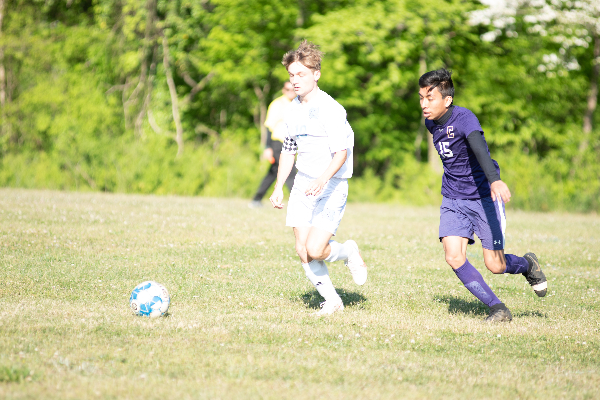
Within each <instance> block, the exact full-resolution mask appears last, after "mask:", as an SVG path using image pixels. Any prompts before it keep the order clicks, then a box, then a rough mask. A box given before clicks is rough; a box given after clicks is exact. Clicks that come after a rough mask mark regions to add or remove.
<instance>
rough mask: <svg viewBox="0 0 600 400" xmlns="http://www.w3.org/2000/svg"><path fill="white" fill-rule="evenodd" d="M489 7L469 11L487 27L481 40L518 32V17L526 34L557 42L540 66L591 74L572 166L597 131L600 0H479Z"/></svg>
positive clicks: (558, 72)
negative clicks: (555, 51)
mask: <svg viewBox="0 0 600 400" xmlns="http://www.w3.org/2000/svg"><path fill="white" fill-rule="evenodd" d="M481 3H482V4H484V5H486V6H487V7H486V8H484V9H481V10H477V11H474V12H471V14H470V17H471V20H470V22H471V24H473V25H483V26H488V27H490V28H491V29H489V30H488V31H487V32H485V33H483V34H482V35H481V39H482V40H484V41H488V42H493V41H495V40H497V39H498V38H499V37H500V36H501V35H502V34H504V35H506V36H507V37H508V38H513V37H517V36H518V35H519V33H518V30H517V22H518V21H523V22H524V23H525V24H526V33H527V34H529V35H539V36H542V37H547V38H548V39H549V40H551V41H553V42H554V43H556V44H557V45H558V52H557V53H558V54H557V53H547V54H543V55H542V57H541V59H540V60H539V61H540V62H539V65H538V67H537V70H538V71H539V72H540V73H544V74H545V75H546V77H547V78H549V79H552V78H555V77H557V76H566V75H568V74H569V72H570V71H578V70H582V71H581V72H582V73H586V75H587V76H588V77H589V81H588V82H589V84H588V93H587V102H586V107H585V111H584V114H583V118H582V120H583V124H582V131H583V135H582V136H581V141H580V143H579V146H578V147H579V148H578V151H577V154H576V155H575V157H574V158H573V169H572V171H574V169H575V168H576V167H578V165H579V164H580V163H581V160H582V156H583V153H585V151H586V150H587V148H588V146H589V143H590V139H591V134H592V130H593V117H594V113H595V111H596V109H597V102H598V80H599V75H600V0H577V1H571V0H481Z"/></svg>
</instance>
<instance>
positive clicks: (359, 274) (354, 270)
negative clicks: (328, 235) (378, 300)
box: [344, 240, 367, 286]
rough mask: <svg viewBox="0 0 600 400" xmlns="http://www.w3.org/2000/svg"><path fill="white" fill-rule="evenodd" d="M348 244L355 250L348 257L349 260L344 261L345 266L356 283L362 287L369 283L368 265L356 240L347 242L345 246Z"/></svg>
mask: <svg viewBox="0 0 600 400" xmlns="http://www.w3.org/2000/svg"><path fill="white" fill-rule="evenodd" d="M346 244H349V245H350V246H351V247H352V248H353V251H352V252H351V253H350V255H349V256H348V259H347V260H346V261H344V264H346V267H348V269H349V270H350V273H351V274H352V279H354V283H356V284H357V285H359V286H362V285H364V284H365V282H366V281H367V264H365V262H364V260H363V259H362V257H361V255H360V250H358V245H357V244H356V242H355V241H354V240H347V241H346V243H344V245H346Z"/></svg>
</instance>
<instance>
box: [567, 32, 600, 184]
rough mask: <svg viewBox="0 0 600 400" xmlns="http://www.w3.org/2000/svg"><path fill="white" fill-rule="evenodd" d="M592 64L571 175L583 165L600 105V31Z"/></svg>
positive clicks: (595, 43) (596, 33)
mask: <svg viewBox="0 0 600 400" xmlns="http://www.w3.org/2000/svg"><path fill="white" fill-rule="evenodd" d="M592 62H593V66H592V76H591V78H590V91H589V92H588V98H587V107H586V109H585V114H584V115H583V129H582V135H581V142H579V148H578V149H577V154H576V155H575V157H574V159H573V163H572V167H571V171H570V175H571V177H573V176H574V175H575V171H576V170H577V168H578V167H579V166H580V165H581V161H582V160H583V156H584V154H585V152H586V150H587V148H588V146H589V144H590V136H591V135H592V129H593V120H594V112H595V111H596V107H597V106H598V76H599V75H600V35H599V32H594V57H593V61H592Z"/></svg>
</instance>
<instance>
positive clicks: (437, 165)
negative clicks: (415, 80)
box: [415, 39, 443, 174]
mask: <svg viewBox="0 0 600 400" xmlns="http://www.w3.org/2000/svg"><path fill="white" fill-rule="evenodd" d="M426 41H427V39H425V40H424V41H423V45H424V46H425V44H426ZM426 72H427V54H425V51H424V50H423V51H422V52H421V57H419V77H421V75H423V74H424V73H426ZM423 134H425V135H426V136H427V163H428V164H429V167H430V168H431V169H432V170H433V172H435V173H436V174H441V173H442V172H443V168H442V162H441V160H440V156H439V155H438V152H437V150H436V149H435V145H434V144H433V135H431V134H430V133H429V132H428V131H427V128H425V119H424V118H422V119H421V126H420V127H419V133H418V135H421V138H422V135H423ZM418 138H419V136H417V139H418ZM421 140H422V139H421ZM416 142H417V141H415V144H416ZM418 144H419V146H420V145H421V141H420V140H418ZM415 151H420V150H419V149H416V150H415ZM419 155H420V153H419Z"/></svg>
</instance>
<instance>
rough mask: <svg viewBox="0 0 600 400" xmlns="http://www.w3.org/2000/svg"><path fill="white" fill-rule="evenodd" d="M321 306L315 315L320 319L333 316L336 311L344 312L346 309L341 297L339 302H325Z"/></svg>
mask: <svg viewBox="0 0 600 400" xmlns="http://www.w3.org/2000/svg"><path fill="white" fill-rule="evenodd" d="M319 306H320V307H321V309H320V310H319V311H317V313H316V314H315V315H317V316H318V317H321V316H323V315H331V314H333V313H334V312H336V311H342V310H343V309H344V303H343V302H342V299H340V298H339V297H338V300H337V301H332V300H329V301H324V302H322V303H321V304H319Z"/></svg>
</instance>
